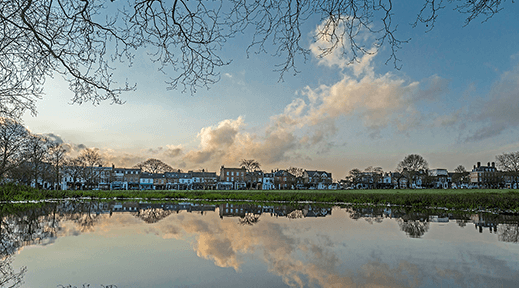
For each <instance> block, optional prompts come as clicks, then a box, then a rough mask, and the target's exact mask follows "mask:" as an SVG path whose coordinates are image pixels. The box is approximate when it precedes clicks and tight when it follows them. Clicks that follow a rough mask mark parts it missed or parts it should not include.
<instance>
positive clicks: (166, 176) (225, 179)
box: [15, 162, 519, 190]
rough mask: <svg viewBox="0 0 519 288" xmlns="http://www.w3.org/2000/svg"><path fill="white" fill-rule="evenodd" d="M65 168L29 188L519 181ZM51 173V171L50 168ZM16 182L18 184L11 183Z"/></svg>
mask: <svg viewBox="0 0 519 288" xmlns="http://www.w3.org/2000/svg"><path fill="white" fill-rule="evenodd" d="M76 168H78V167H63V168H62V169H61V173H60V180H58V181H55V180H54V179H55V178H54V179H52V177H51V178H46V179H45V178H41V179H39V180H38V181H37V184H35V183H34V181H33V182H32V183H31V184H30V185H32V186H34V187H36V186H37V187H39V188H43V189H61V190H81V189H84V190H86V189H88V190H90V189H95V190H240V189H258V190H273V189H276V190H278V189H393V188H415V189H420V188H440V189H441V188H443V189H448V188H512V189H518V188H519V183H518V182H519V177H518V175H516V174H517V173H516V174H510V173H505V172H501V171H498V170H497V168H496V167H495V163H493V162H492V163H490V162H489V163H488V165H487V166H482V165H481V163H480V162H478V163H477V165H474V168H473V169H472V171H471V172H466V173H464V174H460V173H455V172H448V171H447V169H431V170H427V171H418V172H417V173H416V174H414V175H413V176H412V177H410V176H409V175H408V174H407V175H406V174H405V173H398V172H385V173H375V172H362V173H361V174H360V175H357V177H355V179H353V178H349V179H343V180H340V181H338V182H335V181H333V179H332V173H330V172H327V171H318V170H304V171H303V173H302V175H301V176H298V177H296V176H295V175H293V174H292V173H290V172H289V171H287V170H275V171H274V170H272V171H270V172H265V171H260V170H258V171H252V172H250V171H247V170H246V169H245V168H244V167H241V168H236V167H225V166H221V168H220V171H219V174H217V172H209V171H205V170H201V171H188V172H182V171H180V170H178V171H176V172H165V173H147V172H144V171H142V170H141V169H136V168H116V167H114V166H111V167H102V166H99V167H84V168H83V169H82V170H78V169H76ZM48 169H49V170H52V167H48ZM15 182H19V181H15Z"/></svg>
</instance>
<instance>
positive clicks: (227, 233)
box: [0, 202, 519, 287]
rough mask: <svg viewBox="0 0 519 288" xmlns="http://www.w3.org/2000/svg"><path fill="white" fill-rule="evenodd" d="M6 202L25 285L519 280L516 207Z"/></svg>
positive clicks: (14, 263)
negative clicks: (19, 205)
mask: <svg viewBox="0 0 519 288" xmlns="http://www.w3.org/2000/svg"><path fill="white" fill-rule="evenodd" d="M3 208H4V209H3V211H4V212H2V213H3V214H2V218H1V219H2V225H1V231H0V233H1V234H0V236H1V239H0V240H1V244H2V247H1V248H2V250H1V256H2V257H1V259H2V262H1V263H2V264H1V265H2V267H0V268H2V271H4V272H3V275H2V277H3V278H2V279H3V280H6V279H7V278H9V277H12V276H18V278H21V280H22V281H23V282H24V284H23V285H22V287H58V286H59V285H64V286H67V285H72V286H77V287H82V285H83V284H84V283H88V284H90V287H101V285H104V286H106V285H116V286H117V287H516V285H517V283H519V244H518V243H517V242H518V240H519V228H518V227H519V226H518V223H519V218H518V217H517V216H513V215H492V214H470V213H467V214H448V213H433V212H429V213H427V212H421V213H414V212H412V211H405V210H398V209H395V208H390V207H382V208H380V207H379V208H373V207H372V208H370V207H367V208H358V209H354V208H340V207H316V206H312V205H303V206H300V207H289V206H277V207H274V206H259V205H236V204H230V203H229V204H222V205H217V206H215V205H195V204H190V203H159V204H157V203H154V204H151V203H117V202H113V203H95V202H85V203H78V202H64V203H57V204H49V205H46V206H45V207H41V208H34V209H29V210H26V211H23V212H20V211H18V212H17V211H16V210H13V209H11V208H9V209H6V207H3ZM7 211H10V212H7ZM24 267H26V270H24ZM9 272H10V273H11V274H9ZM2 279H0V282H1V281H2ZM8 283H9V282H8ZM11 283H13V281H11Z"/></svg>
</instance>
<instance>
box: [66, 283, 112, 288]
mask: <svg viewBox="0 0 519 288" xmlns="http://www.w3.org/2000/svg"><path fill="white" fill-rule="evenodd" d="M81 287H83V288H93V287H90V284H83V286H81ZM58 288H79V287H78V286H72V285H70V284H69V285H67V286H63V285H58ZM101 288H117V286H115V285H106V286H105V285H101Z"/></svg>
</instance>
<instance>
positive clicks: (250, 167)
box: [240, 159, 260, 188]
mask: <svg viewBox="0 0 519 288" xmlns="http://www.w3.org/2000/svg"><path fill="white" fill-rule="evenodd" d="M240 166H241V167H243V168H245V170H246V171H247V175H246V178H247V182H248V183H249V185H250V186H249V188H252V183H251V182H252V180H253V175H252V174H253V173H254V172H255V171H256V170H259V169H260V164H259V163H258V162H257V161H256V160H254V159H250V160H246V159H242V160H241V162H240ZM254 176H256V175H254ZM254 180H256V181H257V179H256V177H254Z"/></svg>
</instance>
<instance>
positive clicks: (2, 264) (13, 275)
mask: <svg viewBox="0 0 519 288" xmlns="http://www.w3.org/2000/svg"><path fill="white" fill-rule="evenodd" d="M12 262H13V258H12V256H7V257H4V258H2V259H1V260H0V287H6V288H14V287H19V286H20V285H22V283H23V277H24V276H25V273H26V272H27V267H22V268H20V272H16V271H14V269H13V266H12Z"/></svg>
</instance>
